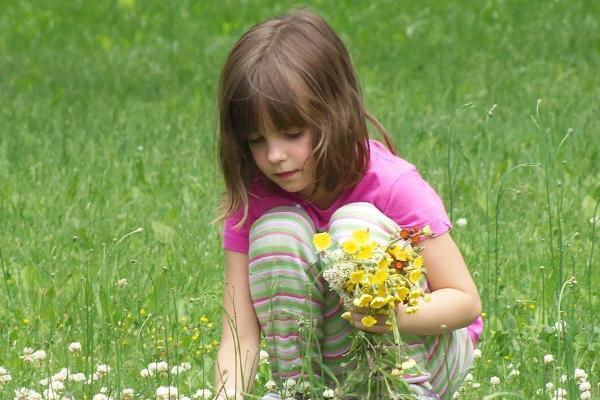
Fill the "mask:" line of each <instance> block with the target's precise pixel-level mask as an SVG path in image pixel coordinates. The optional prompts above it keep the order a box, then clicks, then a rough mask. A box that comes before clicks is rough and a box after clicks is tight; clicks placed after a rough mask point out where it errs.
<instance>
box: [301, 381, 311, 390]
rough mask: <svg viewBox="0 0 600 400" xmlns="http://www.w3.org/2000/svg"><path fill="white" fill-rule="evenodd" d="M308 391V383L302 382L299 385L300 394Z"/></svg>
mask: <svg viewBox="0 0 600 400" xmlns="http://www.w3.org/2000/svg"><path fill="white" fill-rule="evenodd" d="M308 389H310V382H308V381H304V382H302V383H300V392H302V393H304V392H306V391H307V390H308Z"/></svg>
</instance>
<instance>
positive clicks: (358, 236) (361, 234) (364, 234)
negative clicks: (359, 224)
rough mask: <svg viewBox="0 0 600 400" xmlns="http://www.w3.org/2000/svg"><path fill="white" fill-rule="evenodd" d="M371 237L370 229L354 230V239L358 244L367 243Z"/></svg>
mask: <svg viewBox="0 0 600 400" xmlns="http://www.w3.org/2000/svg"><path fill="white" fill-rule="evenodd" d="M370 237H371V234H370V233H369V231H366V230H364V229H357V230H355V231H354V232H352V239H354V240H355V241H356V243H358V244H363V243H366V242H367V240H369V238H370Z"/></svg>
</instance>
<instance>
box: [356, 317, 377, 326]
mask: <svg viewBox="0 0 600 400" xmlns="http://www.w3.org/2000/svg"><path fill="white" fill-rule="evenodd" d="M360 323H361V324H363V325H364V326H366V327H367V328H370V327H372V326H373V325H375V324H376V323H377V319H376V318H373V317H372V316H370V315H367V316H366V317H363V318H362V319H361V320H360Z"/></svg>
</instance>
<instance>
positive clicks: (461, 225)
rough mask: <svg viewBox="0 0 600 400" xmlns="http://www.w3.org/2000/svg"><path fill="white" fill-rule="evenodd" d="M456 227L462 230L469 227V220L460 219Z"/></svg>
mask: <svg viewBox="0 0 600 400" xmlns="http://www.w3.org/2000/svg"><path fill="white" fill-rule="evenodd" d="M456 226H458V227H460V228H462V227H463V226H467V219H466V218H459V219H457V220H456Z"/></svg>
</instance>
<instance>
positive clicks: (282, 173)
mask: <svg viewBox="0 0 600 400" xmlns="http://www.w3.org/2000/svg"><path fill="white" fill-rule="evenodd" d="M296 172H298V171H288V172H280V173H278V174H275V176H276V177H278V178H280V179H285V178H289V177H291V176H292V175H294V174H295V173H296Z"/></svg>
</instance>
